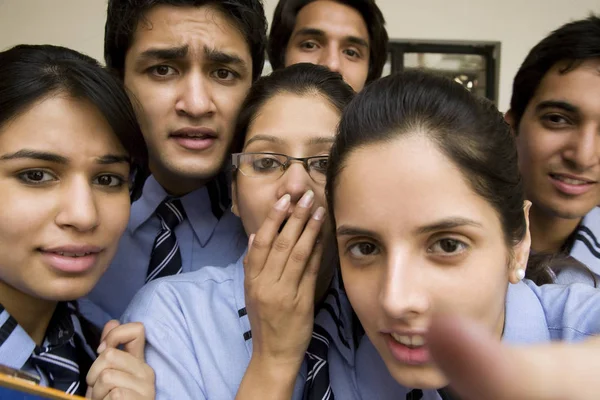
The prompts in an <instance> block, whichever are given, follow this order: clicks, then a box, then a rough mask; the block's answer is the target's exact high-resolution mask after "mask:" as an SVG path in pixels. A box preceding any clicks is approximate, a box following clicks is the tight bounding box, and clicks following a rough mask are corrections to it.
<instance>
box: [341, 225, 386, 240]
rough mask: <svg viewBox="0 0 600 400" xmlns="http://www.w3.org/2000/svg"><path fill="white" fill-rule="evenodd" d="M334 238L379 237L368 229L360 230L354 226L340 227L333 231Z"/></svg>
mask: <svg viewBox="0 0 600 400" xmlns="http://www.w3.org/2000/svg"><path fill="white" fill-rule="evenodd" d="M335 234H336V236H371V237H375V238H377V237H379V235H378V234H377V233H375V232H373V231H370V230H368V229H362V228H358V227H355V226H347V225H341V226H340V227H339V228H337V229H336V231H335Z"/></svg>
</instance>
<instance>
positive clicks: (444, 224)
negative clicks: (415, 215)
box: [416, 217, 483, 235]
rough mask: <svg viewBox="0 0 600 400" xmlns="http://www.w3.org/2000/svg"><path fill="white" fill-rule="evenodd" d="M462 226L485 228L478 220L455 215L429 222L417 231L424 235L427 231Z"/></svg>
mask: <svg viewBox="0 0 600 400" xmlns="http://www.w3.org/2000/svg"><path fill="white" fill-rule="evenodd" d="M462 226H474V227H477V228H483V225H481V224H480V223H479V222H477V221H473V220H472V219H468V218H463V217H453V218H446V219H443V220H441V221H438V222H435V223H433V224H429V225H425V226H422V227H420V228H417V230H416V232H417V234H419V235H422V234H425V233H432V232H437V231H443V230H448V229H455V228H460V227H462Z"/></svg>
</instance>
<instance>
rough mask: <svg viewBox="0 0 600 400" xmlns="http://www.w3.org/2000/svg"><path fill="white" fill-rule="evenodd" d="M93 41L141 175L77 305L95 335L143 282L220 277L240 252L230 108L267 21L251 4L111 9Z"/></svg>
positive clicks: (248, 0)
mask: <svg viewBox="0 0 600 400" xmlns="http://www.w3.org/2000/svg"><path fill="white" fill-rule="evenodd" d="M104 39H105V41H104V45H105V59H106V64H107V66H108V67H109V68H110V69H111V70H113V71H114V72H115V74H116V75H117V76H119V77H120V78H121V79H122V80H123V83H124V84H125V86H126V88H127V90H128V93H129V94H130V97H131V100H132V102H133V105H134V108H135V110H136V114H137V118H138V121H139V123H140V125H141V128H142V133H143V135H144V139H145V141H146V144H147V145H148V149H149V157H150V172H151V176H150V177H149V178H148V179H147V181H146V183H145V185H144V188H143V191H142V195H141V197H140V199H139V200H138V201H136V202H135V203H134V204H133V205H132V209H131V217H130V220H129V224H128V226H127V229H126V230H125V232H124V234H123V237H122V238H121V242H120V245H119V250H118V253H117V255H116V256H115V259H114V261H113V262H112V264H111V266H110V268H109V269H108V271H107V272H106V274H105V275H104V276H103V277H102V279H101V280H100V281H99V282H98V285H97V286H96V287H95V288H94V290H93V291H92V292H91V294H90V295H89V297H88V298H87V299H83V300H81V301H80V306H81V309H82V312H83V313H84V315H86V316H87V317H89V318H90V319H91V320H92V321H93V322H95V323H96V324H97V325H99V326H100V325H102V324H103V323H104V322H106V320H108V319H110V318H119V317H120V316H121V314H122V313H123V311H124V310H125V308H126V307H127V305H128V304H129V302H130V301H131V299H132V298H133V296H134V295H135V294H136V292H137V291H138V290H139V289H140V288H142V286H144V285H145V284H146V283H148V282H150V281H152V280H154V279H158V278H161V277H165V276H169V275H175V274H178V273H180V272H190V271H195V270H196V269H198V268H200V267H202V266H203V265H222V266H225V265H227V264H229V263H231V262H233V261H235V260H237V259H238V257H239V256H240V254H241V253H242V252H243V251H244V247H245V244H246V241H247V239H246V236H245V233H244V230H243V228H242V226H241V223H240V221H239V219H238V218H237V217H236V216H235V215H234V214H232V213H231V210H230V207H231V200H230V196H229V190H230V188H229V183H228V175H227V173H226V172H223V167H224V165H225V164H226V157H227V156H228V155H229V147H230V145H231V140H232V138H233V128H234V124H235V119H236V116H237V113H238V111H239V108H240V105H241V103H242V101H243V99H244V96H245V95H246V93H247V92H248V89H249V88H250V86H251V84H252V82H253V81H254V80H256V78H258V77H259V76H260V74H261V71H262V68H263V63H264V58H265V43H266V18H265V15H264V10H263V5H262V2H261V1H259V0H230V1H225V2H224V1H217V0H180V1H168V0H152V1H148V0H110V1H109V2H108V12H107V20H106V34H105V38H104Z"/></svg>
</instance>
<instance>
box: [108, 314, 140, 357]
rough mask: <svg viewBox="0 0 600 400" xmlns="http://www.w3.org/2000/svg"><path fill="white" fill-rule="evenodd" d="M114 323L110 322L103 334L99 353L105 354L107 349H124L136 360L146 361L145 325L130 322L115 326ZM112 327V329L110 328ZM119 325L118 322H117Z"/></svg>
mask: <svg viewBox="0 0 600 400" xmlns="http://www.w3.org/2000/svg"><path fill="white" fill-rule="evenodd" d="M113 322H114V321H109V322H108V323H107V324H106V325H105V326H104V330H103V332H102V343H100V346H98V353H103V352H104V349H107V348H115V349H116V348H118V347H119V346H123V349H124V350H125V351H126V352H127V353H129V354H131V355H132V356H134V357H135V358H137V359H139V360H142V361H144V360H145V358H144V346H145V345H146V335H145V332H144V325H142V324H141V323H139V322H130V323H128V324H123V325H118V326H115V324H114V323H113ZM109 324H110V327H112V328H111V329H108V328H110V327H109ZM117 324H118V321H117Z"/></svg>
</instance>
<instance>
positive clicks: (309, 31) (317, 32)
mask: <svg viewBox="0 0 600 400" xmlns="http://www.w3.org/2000/svg"><path fill="white" fill-rule="evenodd" d="M295 36H318V37H320V38H325V37H327V35H326V34H325V31H323V30H321V29H317V28H301V29H298V31H297V32H296V33H295V34H294V37H295ZM344 40H345V41H347V42H349V43H352V44H354V45H356V46H361V47H364V48H367V49H368V48H369V42H368V41H366V40H365V39H362V38H359V37H358V36H352V35H349V36H345V37H344Z"/></svg>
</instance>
